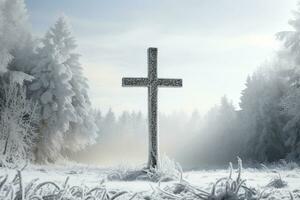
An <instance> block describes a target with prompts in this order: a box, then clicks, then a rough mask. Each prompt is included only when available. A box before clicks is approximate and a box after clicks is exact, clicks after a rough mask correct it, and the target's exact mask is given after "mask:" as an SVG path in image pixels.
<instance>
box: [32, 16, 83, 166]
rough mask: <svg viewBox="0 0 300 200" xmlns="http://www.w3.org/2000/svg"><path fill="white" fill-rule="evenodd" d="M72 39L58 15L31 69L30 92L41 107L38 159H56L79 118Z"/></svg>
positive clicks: (38, 50)
mask: <svg viewBox="0 0 300 200" xmlns="http://www.w3.org/2000/svg"><path fill="white" fill-rule="evenodd" d="M73 43H74V40H73V38H72V37H70V35H69V32H68V30H66V27H65V24H64V22H63V20H61V19H59V20H58V21H57V23H56V24H55V25H54V26H53V27H52V28H51V29H50V30H49V31H48V32H47V33H46V35H45V37H44V38H43V40H42V46H41V47H40V48H39V49H37V52H38V55H37V60H36V62H37V63H36V66H34V68H33V69H32V71H31V73H32V75H33V76H34V77H35V80H34V82H33V83H32V84H31V85H30V90H31V92H30V94H31V97H32V98H34V99H36V100H37V101H38V102H39V104H40V107H41V111H40V112H41V121H40V129H39V132H40V134H41V137H40V141H39V144H38V151H37V159H38V161H51V162H53V161H55V160H56V159H57V158H58V157H59V156H60V153H61V151H62V148H63V146H64V145H63V142H64V137H65V136H66V132H67V131H68V130H69V128H70V122H74V123H75V122H76V121H77V116H76V110H75V108H74V106H73V105H72V97H73V96H74V95H75V93H74V91H73V88H72V85H71V83H70V81H71V79H72V69H71V67H70V66H69V64H68V60H69V59H70V51H71V50H72V48H74V46H73Z"/></svg>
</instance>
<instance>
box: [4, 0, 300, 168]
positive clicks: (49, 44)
mask: <svg viewBox="0 0 300 200" xmlns="http://www.w3.org/2000/svg"><path fill="white" fill-rule="evenodd" d="M289 24H290V25H291V26H292V27H293V31H282V32H279V33H277V34H276V37H277V38H278V40H279V41H280V42H281V44H282V46H281V47H280V48H279V49H278V50H277V53H276V55H275V56H274V57H273V58H272V59H271V60H269V61H267V62H265V63H263V64H262V65H261V66H260V67H259V68H258V69H257V70H256V71H255V72H254V73H253V74H251V75H249V76H248V77H247V78H246V77H245V78H246V79H245V89H244V90H243V91H241V98H240V102H239V107H238V108H236V107H234V105H233V103H232V102H231V101H230V100H228V99H227V98H226V96H224V97H222V98H221V99H220V103H219V104H217V105H216V106H214V107H213V108H211V109H210V110H209V112H208V113H206V114H201V115H200V114H199V113H198V112H197V111H195V112H193V113H191V114H185V113H182V112H174V113H171V114H168V115H166V114H163V113H162V114H160V116H159V125H160V137H161V143H162V144H161V147H162V149H163V151H165V152H167V153H168V154H171V156H172V157H175V158H176V159H177V160H179V161H180V162H181V163H183V164H184V166H186V167H189V168H191V167H200V166H205V165H222V164H224V163H228V161H230V160H234V159H235V158H236V156H240V157H241V158H242V159H243V160H246V161H249V162H276V161H279V160H280V159H286V160H294V161H300V6H298V8H297V11H295V15H294V18H293V19H292V20H290V21H289ZM29 26H30V25H29V23H28V13H27V10H26V5H25V3H24V0H2V1H0V82H1V84H0V103H1V104H0V166H12V167H13V166H15V165H20V163H26V162H27V161H32V162H35V163H48V162H55V161H57V160H58V159H60V158H63V157H64V156H66V155H70V154H72V152H79V151H80V152H83V151H84V149H86V147H87V146H90V145H94V146H101V145H104V144H111V145H112V146H113V145H116V144H117V145H120V143H116V144H114V142H115V141H122V139H124V138H131V139H132V140H134V141H135V143H139V142H140V143H141V144H142V145H146V144H147V143H146V140H147V120H146V117H145V116H144V115H143V114H142V113H141V112H128V111H124V112H123V113H122V114H121V115H120V116H116V115H115V113H114V112H113V111H112V110H109V111H108V112H107V113H101V110H97V109H93V108H92V105H91V102H90V99H89V96H88V84H87V79H86V78H85V77H84V75H83V72H82V70H83V68H82V66H81V64H80V60H79V58H80V55H79V54H77V53H76V42H75V39H74V37H73V36H72V33H71V29H70V26H69V25H68V23H67V20H66V19H65V18H64V17H60V18H59V19H58V20H57V22H56V23H55V24H54V25H53V26H52V27H50V28H49V30H48V31H47V32H46V33H45V35H44V36H43V37H42V38H37V37H34V36H33V35H32V33H31V30H30V29H29V28H28V27H29ZM195 92H197V91H195ZM199 92H200V91H199ZM199 103H200V102H199ZM115 148H118V146H115ZM110 150H111V148H107V151H110ZM85 151H86V152H88V149H86V150H85ZM137 151H139V150H137ZM105 153H106V152H100V153H99V156H101V155H103V156H104V154H105Z"/></svg>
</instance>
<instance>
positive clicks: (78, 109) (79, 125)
mask: <svg viewBox="0 0 300 200" xmlns="http://www.w3.org/2000/svg"><path fill="white" fill-rule="evenodd" d="M58 23H60V25H61V26H62V27H63V28H62V30H63V32H64V33H63V34H64V35H65V37H66V38H69V42H68V43H66V46H65V47H66V48H68V49H69V58H68V59H67V60H66V62H65V64H66V65H68V66H69V67H70V69H71V72H72V79H71V80H70V84H71V86H72V90H73V92H74V96H72V105H73V107H74V109H75V114H76V122H71V123H70V129H69V131H68V133H67V134H66V135H65V137H66V138H65V146H64V147H65V148H66V150H67V151H77V150H80V149H83V148H84V147H86V145H89V144H92V143H94V142H95V138H96V137H97V130H98V128H97V126H96V123H95V118H94V115H93V113H92V112H93V111H92V109H91V103H90V100H89V96H88V88H89V86H88V83H87V79H86V78H85V77H84V75H83V71H82V70H83V69H82V66H81V64H80V62H79V57H80V55H79V54H76V53H73V51H74V50H75V47H76V44H75V40H74V39H73V37H72V36H71V32H70V29H69V25H68V23H67V22H66V20H65V18H63V17H61V18H59V20H58Z"/></svg>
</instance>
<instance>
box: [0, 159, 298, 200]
mask: <svg viewBox="0 0 300 200" xmlns="http://www.w3.org/2000/svg"><path fill="white" fill-rule="evenodd" d="M122 170H124V168H114V169H111V168H99V167H93V166H85V165H75V166H57V165H56V166H37V165H34V166H28V167H27V168H25V169H24V170H23V171H22V181H23V184H24V185H26V184H28V183H29V182H30V181H31V180H33V179H35V178H38V180H37V182H44V181H52V182H55V183H56V184H57V185H63V183H64V182H65V180H66V178H67V177H69V182H68V183H69V185H71V186H74V185H77V186H87V187H89V188H93V187H97V186H99V185H100V184H101V183H103V181H105V182H104V185H105V187H106V188H107V189H108V190H124V191H131V192H132V193H136V192H145V193H147V192H149V193H151V192H152V191H153V188H156V187H158V185H159V184H158V183H154V182H148V181H112V180H110V179H109V178H108V177H110V176H114V175H116V174H117V173H119V172H120V171H122ZM16 173H17V171H16V170H13V169H6V168H0V177H1V176H3V175H6V174H8V175H9V177H10V179H12V178H13V177H14V176H15V174H16ZM228 174H229V172H228V170H227V169H226V170H225V169H224V170H200V171H189V172H184V174H183V178H184V179H185V180H186V181H188V182H189V183H190V184H191V185H194V186H197V187H199V188H201V189H203V190H205V191H208V192H209V191H211V188H212V186H213V184H214V183H215V182H216V181H217V180H218V179H220V178H222V177H228ZM233 176H236V174H235V173H234V174H233ZM279 176H281V178H282V180H283V181H285V182H286V183H287V185H286V186H285V187H282V188H275V187H272V186H267V185H268V184H269V183H270V182H271V181H272V180H273V179H274V178H276V177H279ZM242 179H246V180H247V181H246V185H247V186H248V187H250V188H252V187H253V188H256V189H258V190H259V191H264V190H265V192H264V193H265V194H270V195H266V199H291V198H290V192H291V193H292V194H293V196H294V198H295V199H300V168H299V167H296V168H291V167H272V168H269V169H268V168H263V167H262V168H261V169H253V168H246V169H243V171H242ZM174 183H175V181H171V182H164V183H161V184H160V187H161V188H164V187H166V186H171V185H172V184H174Z"/></svg>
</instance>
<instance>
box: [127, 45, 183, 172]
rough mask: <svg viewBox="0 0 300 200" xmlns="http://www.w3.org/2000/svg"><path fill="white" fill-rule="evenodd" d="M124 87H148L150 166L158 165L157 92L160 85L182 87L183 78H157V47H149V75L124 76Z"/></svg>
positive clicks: (152, 167) (151, 167)
mask: <svg viewBox="0 0 300 200" xmlns="http://www.w3.org/2000/svg"><path fill="white" fill-rule="evenodd" d="M122 86H123V87H147V88H148V121H149V124H148V131H149V152H148V168H149V169H154V168H156V167H157V165H158V164H159V163H158V157H159V148H158V139H159V138H158V126H157V121H158V119H157V114H158V112H157V93H158V87H182V80H181V79H161V78H157V48H149V49H148V77H147V78H143V77H139V78H123V79H122Z"/></svg>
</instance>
